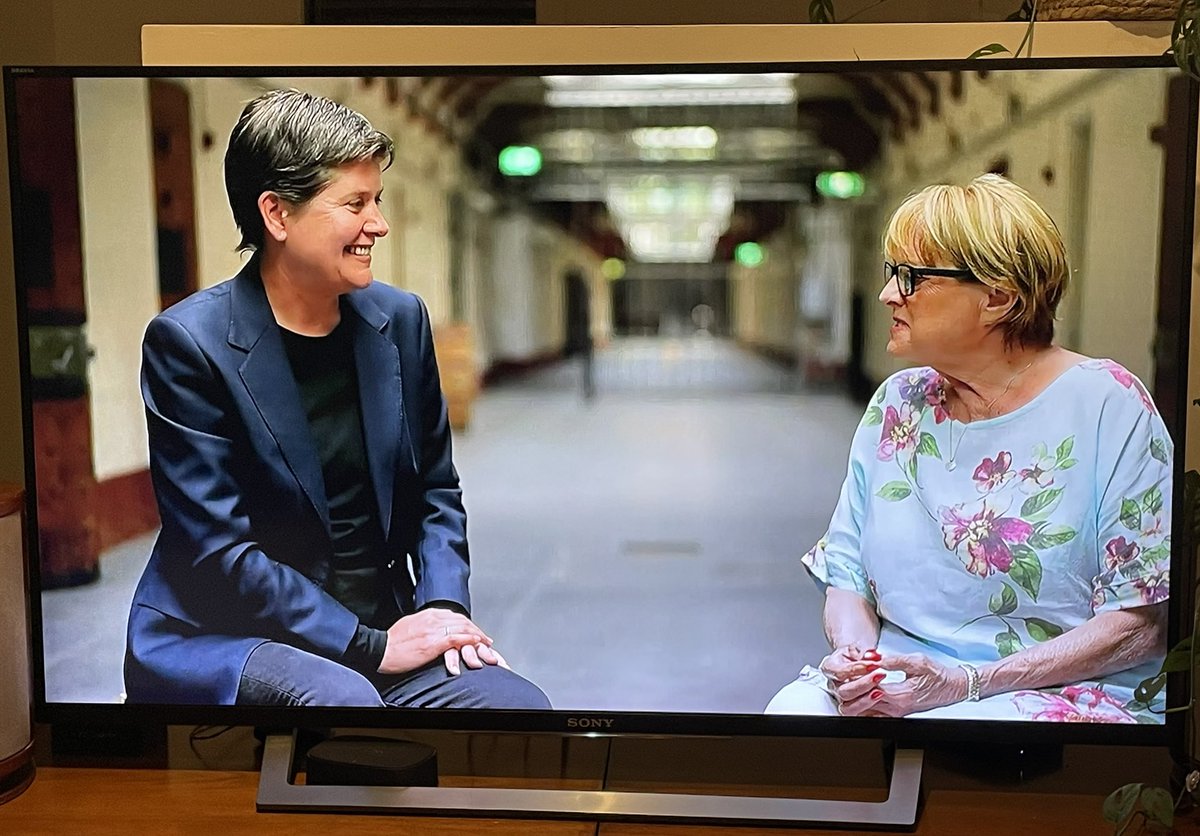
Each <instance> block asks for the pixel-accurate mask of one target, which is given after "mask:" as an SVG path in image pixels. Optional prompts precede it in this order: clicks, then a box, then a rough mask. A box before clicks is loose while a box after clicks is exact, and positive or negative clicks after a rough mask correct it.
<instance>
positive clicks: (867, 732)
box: [3, 56, 1200, 745]
mask: <svg viewBox="0 0 1200 836" xmlns="http://www.w3.org/2000/svg"><path fill="white" fill-rule="evenodd" d="M1173 66H1174V64H1173V63H1172V61H1171V60H1170V58H1169V56H1125V57H1111V56H1110V57H1086V56H1083V57H1069V58H1049V59H1032V58H1025V59H1014V58H994V57H993V58H987V59H986V60H980V59H953V60H951V59H932V60H924V59H902V60H890V59H889V60H863V61H810V62H804V61H771V62H763V63H745V62H728V61H726V62H695V63H692V62H689V63H686V64H669V65H664V64H609V65H601V64H587V65H572V64H543V65H528V66H525V65H522V66H511V65H503V66H502V65H479V66H474V65H473V66H469V67H452V66H432V65H430V66H402V65H391V66H350V65H346V66H340V67H333V66H309V67H302V66H294V65H293V66H278V65H260V66H221V67H212V66H203V67H195V66H154V67H140V66H6V67H4V68H3V70H4V95H5V109H6V120H7V122H6V124H7V142H8V150H9V190H10V196H11V206H12V232H13V241H14V244H15V242H16V241H17V240H19V236H20V235H21V218H20V214H21V213H20V212H19V210H18V207H19V206H20V205H21V194H20V190H21V183H20V179H19V177H18V171H19V160H18V156H17V155H18V149H17V142H16V130H17V128H16V103H15V85H16V83H17V81H18V79H22V78H29V77H35V78H36V77H69V78H206V77H207V78H227V77H248V78H256V77H257V78H263V77H266V78H324V77H386V76H398V77H412V76H442V75H454V74H459V75H463V74H470V75H509V76H514V77H515V76H534V75H623V74H637V73H650V72H653V73H668V72H796V73H805V74H817V73H838V72H870V71H878V72H889V71H917V70H921V71H929V72H937V71H955V70H957V71H964V72H974V71H987V72H1005V71H1020V70H1039V69H1045V70H1055V69H1063V70H1070V69H1122V68H1129V69H1136V68H1148V69H1153V68H1160V69H1169V68H1171V67H1173ZM1188 84H1189V87H1188V112H1187V114H1186V118H1187V126H1188V130H1189V135H1190V136H1195V135H1196V128H1197V112H1198V96H1197V93H1198V91H1200V84H1198V83H1197V81H1196V80H1195V79H1190V78H1189V79H1188ZM1148 127H1149V126H1148ZM1195 173H1196V150H1195V146H1194V145H1193V146H1192V153H1191V154H1190V155H1189V156H1188V159H1187V172H1186V176H1187V180H1186V181H1185V182H1188V183H1191V182H1194V181H1195ZM1184 204H1185V205H1184V216H1183V217H1182V218H1180V220H1179V222H1180V224H1181V225H1182V226H1183V227H1184V228H1185V229H1189V230H1190V229H1191V228H1192V223H1193V217H1194V209H1195V207H1194V205H1193V201H1191V200H1187V201H1184ZM1189 240H1190V236H1189ZM1191 255H1192V247H1191V246H1189V247H1186V248H1184V250H1183V251H1181V252H1180V253H1179V254H1178V256H1179V264H1178V269H1179V271H1180V275H1181V276H1182V277H1183V281H1182V282H1181V283H1180V291H1179V299H1177V300H1176V302H1177V304H1176V305H1175V306H1174V310H1176V311H1177V312H1178V315H1179V329H1178V333H1179V335H1180V346H1181V349H1180V351H1181V360H1182V362H1181V364H1180V369H1179V371H1180V374H1179V380H1178V381H1177V382H1178V384H1179V385H1178V386H1177V387H1176V388H1177V393H1178V397H1177V398H1176V402H1175V403H1173V404H1163V403H1159V404H1158V406H1159V409H1160V410H1162V411H1163V412H1164V413H1168V410H1169V414H1170V415H1171V416H1172V418H1173V419H1174V426H1175V427H1177V428H1178V429H1177V436H1178V437H1176V438H1175V439H1174V442H1175V460H1174V462H1173V465H1174V467H1173V472H1174V480H1175V482H1174V484H1175V486H1176V487H1175V489H1174V490H1173V496H1172V549H1171V570H1170V571H1171V586H1172V593H1171V596H1170V599H1169V604H1168V610H1169V629H1168V642H1169V646H1174V644H1175V643H1176V642H1177V641H1178V639H1179V637H1180V636H1181V635H1184V634H1185V630H1186V631H1187V632H1189V633H1190V630H1191V618H1190V615H1191V612H1192V608H1193V604H1194V602H1193V590H1192V587H1193V583H1194V578H1193V567H1192V565H1191V561H1190V560H1188V559H1187V556H1186V555H1184V554H1183V553H1182V548H1183V546H1184V544H1185V542H1186V538H1184V537H1181V536H1180V535H1181V534H1182V529H1181V519H1182V517H1181V511H1182V506H1183V490H1182V485H1183V472H1184V450H1185V447H1186V423H1187V409H1188V396H1187V382H1188V380H1187V378H1188V359H1189V358H1188V351H1187V350H1186V349H1187V346H1188V344H1189V338H1190V302H1191V292H1192V286H1191V285H1192V281H1191V280H1192V271H1191ZM15 261H16V257H15V254H14V279H15V290H16V302H17V306H16V307H17V337H18V339H17V343H18V353H19V361H20V376H21V377H20V384H21V409H22V420H23V422H24V426H23V445H24V455H25V484H26V496H27V497H31V498H32V499H31V501H29V502H28V507H27V526H28V530H29V532H30V534H29V536H28V537H27V538H26V540H27V560H28V577H29V590H30V591H29V594H28V601H29V606H30V612H29V617H30V623H31V628H32V630H31V632H32V650H33V653H32V657H31V662H32V665H31V669H32V673H33V679H34V681H33V696H34V718H35V719H36V720H37V721H39V722H43V723H70V724H97V725H115V726H122V725H144V724H156V725H190V724H215V725H253V726H259V727H267V728H312V727H317V728H326V727H356V728H364V727H366V728H370V727H374V728H387V729H411V730H421V729H430V730H460V731H477V732H513V733H552V734H596V733H601V734H620V735H646V736H675V735H680V736H693V737H694V736H702V737H727V736H771V737H813V738H874V739H889V740H893V741H897V742H899V743H918V744H919V743H923V742H963V741H975V742H980V743H993V744H1014V743H1019V744H1022V745H1039V744H1096V745H1165V744H1168V743H1175V744H1178V743H1180V742H1182V740H1183V735H1184V730H1185V720H1186V718H1185V716H1184V712H1182V711H1175V712H1171V713H1169V714H1167V716H1166V718H1165V720H1166V721H1165V722H1164V723H1163V724H1156V725H1149V724H1137V725H1133V724H1092V723H1054V722H1037V721H1010V720H987V719H980V720H918V719H909V718H897V719H892V718H857V717H819V716H811V715H762V714H730V713H716V712H672V713H668V712H641V711H572V710H561V709H552V710H550V711H524V710H521V711H516V710H480V709H472V710H466V709H405V710H394V709H371V708H345V709H343V708H281V707H261V706H225V705H184V704H146V703H137V704H109V703H73V702H47V701H46V671H45V654H44V647H43V641H42V627H43V619H42V606H41V591H40V590H41V583H40V561H39V557H38V556H39V542H38V540H39V538H38V536H37V531H38V528H37V502H36V496H37V482H36V473H35V471H36V462H35V459H34V444H33V420H32V414H33V413H32V410H33V400H32V393H31V374H30V358H29V345H28V339H27V334H28V326H29V317H28V309H27V293H26V288H25V287H24V285H23V283H22V280H21V277H20V271H19V269H18V265H16V263H15ZM797 571H799V569H798V570H797ZM1183 683H1184V678H1183V677H1182V675H1179V674H1176V675H1174V677H1173V679H1172V680H1171V686H1170V687H1169V689H1168V699H1169V704H1170V705H1172V706H1177V705H1178V704H1179V703H1180V702H1182V699H1181V698H1182V696H1183V691H1184V687H1185V686H1184V685H1183ZM579 720H585V721H588V720H599V721H602V722H600V723H597V724H595V725H580V724H578V721H579ZM568 721H576V725H570V724H569V723H568ZM607 721H611V723H607Z"/></svg>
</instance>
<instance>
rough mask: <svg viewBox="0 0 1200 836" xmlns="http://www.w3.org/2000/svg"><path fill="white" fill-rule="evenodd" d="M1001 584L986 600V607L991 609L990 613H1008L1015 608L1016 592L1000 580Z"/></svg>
mask: <svg viewBox="0 0 1200 836" xmlns="http://www.w3.org/2000/svg"><path fill="white" fill-rule="evenodd" d="M1001 583H1002V584H1003V586H1002V587H1001V589H1000V591H999V592H997V593H996V594H995V595H993V596H992V598H991V600H990V601H988V609H989V610H991V611H992V615H1008V614H1009V613H1011V612H1013V611H1014V610H1015V609H1016V608H1017V593H1016V592H1014V591H1013V588H1012V587H1011V586H1009V585H1008V584H1006V583H1004V582H1003V581H1001Z"/></svg>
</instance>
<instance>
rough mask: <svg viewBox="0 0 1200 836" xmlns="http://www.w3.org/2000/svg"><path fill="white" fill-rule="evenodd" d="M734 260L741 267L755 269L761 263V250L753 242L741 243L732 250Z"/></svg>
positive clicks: (762, 254) (762, 256)
mask: <svg viewBox="0 0 1200 836" xmlns="http://www.w3.org/2000/svg"><path fill="white" fill-rule="evenodd" d="M733 258H734V260H735V261H736V262H737V263H738V264H740V265H742V266H743V267H757V266H758V265H760V264H762V263H763V258H765V253H763V248H762V247H760V246H759V245H758V244H755V243H754V242H753V241H743V242H742V243H740V244H738V245H737V247H735V248H734V250H733Z"/></svg>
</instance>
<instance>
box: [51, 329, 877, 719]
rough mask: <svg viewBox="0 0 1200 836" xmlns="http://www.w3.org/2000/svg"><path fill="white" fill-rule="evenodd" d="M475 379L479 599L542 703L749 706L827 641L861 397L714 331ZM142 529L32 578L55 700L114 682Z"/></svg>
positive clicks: (115, 694)
mask: <svg viewBox="0 0 1200 836" xmlns="http://www.w3.org/2000/svg"><path fill="white" fill-rule="evenodd" d="M579 378H580V368H579V365H578V363H577V362H576V361H568V362H564V363H560V364H556V365H554V366H551V367H546V368H543V369H539V370H537V371H534V372H532V373H529V374H526V375H524V376H522V377H520V378H519V379H517V380H512V381H510V382H507V383H502V384H498V385H496V386H493V387H489V388H488V389H486V390H485V391H484V393H483V394H482V395H481V397H480V398H479V399H478V400H477V401H476V403H475V408H474V411H473V414H472V417H471V422H470V425H469V427H468V428H467V430H465V431H463V432H459V433H457V434H456V435H455V461H456V463H457V465H458V469H459V473H460V476H461V479H462V486H463V493H464V501H465V504H466V507H467V513H468V535H469V539H470V543H471V555H472V576H471V590H472V598H473V615H474V618H475V620H476V621H477V622H478V623H479V624H480V626H482V627H483V628H484V629H485V630H487V631H488V632H489V633H490V634H491V635H492V636H493V637H494V638H495V639H496V646H497V647H498V648H499V649H500V650H501V652H502V653H504V655H505V656H506V657H507V659H508V661H509V662H510V663H511V664H512V666H513V668H514V669H516V670H518V671H519V672H521V673H522V674H524V675H525V676H527V677H528V678H530V679H532V680H533V681H534V682H536V683H538V684H539V685H540V686H541V687H542V688H543V690H545V691H546V693H547V695H548V696H549V697H550V699H551V700H552V702H553V703H554V705H555V706H556V707H559V708H568V709H597V710H598V709H608V710H630V711H714V712H739V713H758V712H761V711H762V709H763V707H764V706H765V705H766V703H767V701H768V700H769V699H770V697H771V696H772V695H773V694H774V693H775V691H776V690H778V689H779V688H780V687H781V686H782V685H784V684H785V683H787V682H788V681H790V680H791V679H792V678H793V677H794V676H795V674H796V672H797V671H798V670H799V668H800V667H801V666H802V665H804V664H805V663H808V662H813V661H815V660H816V659H819V658H820V656H821V655H823V653H824V652H826V651H825V641H824V638H823V637H822V636H821V630H820V596H819V594H818V592H817V590H816V589H815V588H814V586H813V584H812V583H811V581H809V580H808V579H807V577H806V576H805V574H804V572H803V570H802V568H801V566H800V564H799V560H798V559H799V557H800V555H801V554H802V553H803V552H804V551H805V550H806V549H807V548H808V547H809V546H810V545H811V544H812V543H813V542H814V541H815V540H816V539H817V537H819V536H820V535H821V533H822V532H823V530H824V526H825V524H826V522H827V521H828V518H829V514H830V512H831V511H832V509H833V505H834V502H835V501H836V498H837V493H838V490H839V488H840V486H841V481H842V478H843V476H844V474H845V467H846V464H845V456H846V450H847V446H848V444H849V440H850V436H851V434H852V433H853V430H854V427H855V425H856V423H857V421H858V418H859V414H860V412H859V409H858V407H856V406H855V405H854V404H852V403H851V402H850V401H849V400H847V399H846V398H845V397H843V396H841V395H837V394H821V393H812V392H805V391H803V388H802V387H800V386H799V385H797V382H796V381H795V380H793V379H792V377H791V375H789V374H788V373H787V372H786V371H785V370H781V369H780V368H779V367H778V366H776V365H775V364H773V363H770V362H768V361H766V360H763V359H762V358H759V357H757V356H755V355H752V354H750V353H747V352H745V351H743V350H741V349H739V348H738V347H736V346H735V345H734V344H732V343H730V342H726V341H721V340H715V339H687V340H651V339H637V340H625V341H617V342H615V343H614V344H613V345H611V346H609V347H608V348H606V349H605V350H602V351H598V352H597V353H596V358H595V380H596V390H597V391H596V395H595V397H593V398H591V399H585V398H584V397H583V396H582V394H581V387H580V383H579ZM152 541H153V535H145V536H142V537H138V538H135V539H133V540H130V541H128V542H126V543H123V544H121V546H119V547H117V548H114V549H112V550H110V551H109V552H108V553H106V554H105V555H104V556H103V557H102V578H101V580H100V581H99V582H97V583H94V584H91V585H89V586H86V587H82V588H77V589H68V590H56V591H52V592H47V593H45V594H44V595H43V608H44V613H43V616H44V624H45V629H44V632H43V635H44V640H45V647H46V658H47V677H48V682H49V685H48V698H49V699H50V700H51V701H88V702H110V701H114V700H116V699H118V698H119V695H120V693H121V692H122V690H123V688H122V684H121V673H120V670H121V656H122V653H123V646H124V622H125V616H126V614H127V612H128V602H129V599H130V596H131V595H132V590H133V586H134V585H135V584H136V581H137V577H138V575H139V574H140V571H141V567H142V565H143V564H144V562H145V559H146V555H147V553H148V551H149V548H150V545H151V543H152Z"/></svg>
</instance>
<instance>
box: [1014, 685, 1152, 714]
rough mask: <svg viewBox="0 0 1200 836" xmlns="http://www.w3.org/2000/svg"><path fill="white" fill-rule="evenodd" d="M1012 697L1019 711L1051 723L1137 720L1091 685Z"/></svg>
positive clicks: (1023, 692)
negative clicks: (1060, 691) (1058, 692)
mask: <svg viewBox="0 0 1200 836" xmlns="http://www.w3.org/2000/svg"><path fill="white" fill-rule="evenodd" d="M1012 699H1013V703H1014V704H1015V705H1016V707H1017V710H1018V711H1020V712H1021V714H1023V715H1025V716H1027V717H1030V718H1031V719H1034V720H1045V721H1047V722H1051V723H1136V722H1137V718H1136V717H1134V716H1133V715H1132V714H1130V713H1129V712H1128V711H1126V710H1125V708H1124V706H1122V705H1121V703H1119V702H1117V701H1116V700H1114V699H1113V698H1112V697H1110V696H1109V695H1108V694H1106V693H1105V692H1104V691H1103V690H1102V689H1100V688H1096V687H1094V686H1088V685H1071V686H1069V687H1067V688H1063V689H1062V693H1061V694H1051V693H1046V692H1045V691H1018V692H1017V693H1016V694H1014V695H1013V698H1012Z"/></svg>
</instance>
